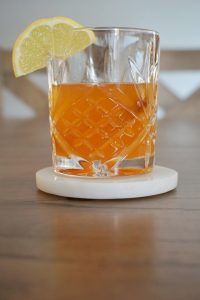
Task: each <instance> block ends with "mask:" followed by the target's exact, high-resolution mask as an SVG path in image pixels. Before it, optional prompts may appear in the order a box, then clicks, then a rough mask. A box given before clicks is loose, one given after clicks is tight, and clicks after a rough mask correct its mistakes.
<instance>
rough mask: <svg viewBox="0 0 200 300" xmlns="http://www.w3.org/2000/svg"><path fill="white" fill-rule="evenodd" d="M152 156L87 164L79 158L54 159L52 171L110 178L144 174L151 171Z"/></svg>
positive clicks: (56, 157)
mask: <svg viewBox="0 0 200 300" xmlns="http://www.w3.org/2000/svg"><path fill="white" fill-rule="evenodd" d="M153 166H154V156H147V155H146V156H145V157H137V158H134V159H121V160H120V159H112V160H110V161H107V162H102V161H101V160H94V161H92V162H90V163H89V162H87V161H86V160H84V159H82V158H81V157H77V156H71V157H69V158H66V157H63V156H55V157H54V171H55V172H56V173H58V174H62V175H72V176H73V175H74V176H90V177H108V176H109V177H110V176H130V175H138V174H146V173H149V172H151V171H152V169H153Z"/></svg>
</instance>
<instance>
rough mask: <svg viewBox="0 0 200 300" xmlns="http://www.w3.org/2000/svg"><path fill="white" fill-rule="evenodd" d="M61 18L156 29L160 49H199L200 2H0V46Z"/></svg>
mask: <svg viewBox="0 0 200 300" xmlns="http://www.w3.org/2000/svg"><path fill="white" fill-rule="evenodd" d="M56 15H64V16H68V17H71V18H73V19H75V20H76V21H78V22H79V23H82V24H83V25H89V26H109V25H110V26H129V27H143V28H150V29H155V30H157V31H159V32H160V34H161V47H162V48H186V49H188V48H200V0H164V1H163V0H98V1H97V0H54V1H52V0H0V47H6V48H10V47H12V45H13V42H14V40H15V38H16V37H17V35H18V34H19V33H20V32H21V31H22V30H23V29H24V28H25V27H26V26H27V25H28V24H29V23H30V22H32V21H34V20H35V19H37V18H41V17H49V16H56Z"/></svg>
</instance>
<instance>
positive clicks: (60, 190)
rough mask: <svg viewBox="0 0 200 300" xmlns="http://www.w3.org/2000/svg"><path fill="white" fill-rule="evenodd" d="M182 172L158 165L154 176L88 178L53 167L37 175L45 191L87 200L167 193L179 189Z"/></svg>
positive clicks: (152, 174)
mask: <svg viewBox="0 0 200 300" xmlns="http://www.w3.org/2000/svg"><path fill="white" fill-rule="evenodd" d="M177 183H178V173H177V172H176V171H175V170H173V169H168V168H165V167H160V166H155V167H154V170H153V172H152V173H149V174H144V175H135V176H124V177H122V176H121V177H107V178H93V177H92V178H91V177H89V178H87V177H83V178H81V177H74V176H66V175H57V174H56V173H54V171H53V168H52V167H49V168H45V169H41V170H39V171H38V172H37V173H36V185H37V187H38V189H40V190H41V191H43V192H46V193H49V194H54V195H58V196H63V197H73V198H83V199H124V198H139V197H147V196H152V195H158V194H163V193H166V192H168V191H171V190H173V189H175V188H176V186H177Z"/></svg>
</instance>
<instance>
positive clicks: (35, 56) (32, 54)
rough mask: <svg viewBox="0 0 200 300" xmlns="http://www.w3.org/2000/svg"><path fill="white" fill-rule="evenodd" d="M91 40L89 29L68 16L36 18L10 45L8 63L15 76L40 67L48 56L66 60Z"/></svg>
mask: <svg viewBox="0 0 200 300" xmlns="http://www.w3.org/2000/svg"><path fill="white" fill-rule="evenodd" d="M76 28H77V30H76ZM79 29H80V30H79ZM93 42H95V35H94V33H93V31H92V30H89V29H86V28H84V27H83V26H82V25H80V24H79V23H77V22H75V21H73V20H71V19H69V18H66V17H53V18H46V19H39V20H37V21H35V22H33V23H31V24H30V25H29V26H28V27H27V28H26V29H25V30H24V31H23V32H22V33H21V34H20V35H19V37H18V38H17V40H16V42H15V44H14V47H13V53H12V62H13V70H14V73H15V76H16V77H19V76H22V75H26V74H28V73H31V72H33V71H36V70H39V69H41V68H44V67H45V66H46V65H47V61H48V58H49V57H52V56H53V57H58V58H61V59H67V58H68V57H70V56H72V55H74V54H75V53H77V52H79V51H81V50H83V49H85V48H86V47H88V46H89V45H90V44H92V43H93Z"/></svg>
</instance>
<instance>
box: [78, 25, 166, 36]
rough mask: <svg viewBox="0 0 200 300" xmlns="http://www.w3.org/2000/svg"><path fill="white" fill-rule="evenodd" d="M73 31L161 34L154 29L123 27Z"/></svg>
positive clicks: (86, 27) (91, 27)
mask: <svg viewBox="0 0 200 300" xmlns="http://www.w3.org/2000/svg"><path fill="white" fill-rule="evenodd" d="M72 30H73V31H76V30H77V31H78V30H92V31H120V32H137V33H146V34H153V35H157V36H160V34H159V32H158V31H156V30H153V29H146V28H139V27H123V26H102V27H101V26H97V27H93V26H82V27H76V28H73V29H72Z"/></svg>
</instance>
